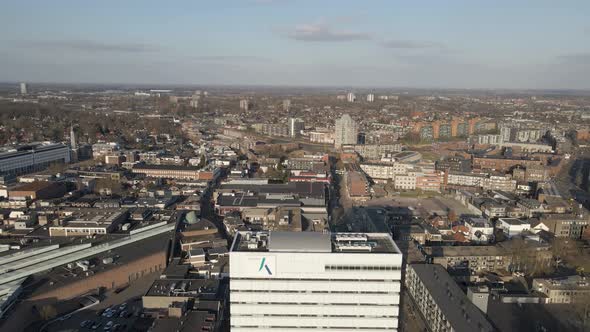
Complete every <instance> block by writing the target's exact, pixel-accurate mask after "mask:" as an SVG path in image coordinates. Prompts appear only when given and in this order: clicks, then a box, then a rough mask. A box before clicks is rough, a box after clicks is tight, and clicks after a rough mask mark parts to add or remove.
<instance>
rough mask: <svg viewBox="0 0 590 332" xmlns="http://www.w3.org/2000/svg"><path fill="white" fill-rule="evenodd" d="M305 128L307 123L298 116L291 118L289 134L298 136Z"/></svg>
mask: <svg viewBox="0 0 590 332" xmlns="http://www.w3.org/2000/svg"><path fill="white" fill-rule="evenodd" d="M303 129H305V123H304V122H303V120H301V119H298V118H289V136H291V137H297V136H299V135H300V134H301V131H302V130H303Z"/></svg>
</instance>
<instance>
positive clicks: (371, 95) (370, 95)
mask: <svg viewBox="0 0 590 332" xmlns="http://www.w3.org/2000/svg"><path fill="white" fill-rule="evenodd" d="M367 101H368V102H369V103H372V102H374V101H375V95H374V94H372V93H369V94H368V95H367Z"/></svg>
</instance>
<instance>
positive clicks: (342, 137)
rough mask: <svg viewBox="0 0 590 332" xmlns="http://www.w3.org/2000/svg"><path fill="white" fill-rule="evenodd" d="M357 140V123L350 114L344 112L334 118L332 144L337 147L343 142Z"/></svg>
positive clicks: (348, 142)
mask: <svg viewBox="0 0 590 332" xmlns="http://www.w3.org/2000/svg"><path fill="white" fill-rule="evenodd" d="M357 140H358V125H357V123H356V121H354V120H353V119H352V118H351V117H350V115H348V114H344V115H342V117H341V118H340V119H336V125H335V127H334V146H335V147H336V148H337V149H339V148H341V147H342V145H344V144H356V143H357Z"/></svg>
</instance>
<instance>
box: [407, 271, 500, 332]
mask: <svg viewBox="0 0 590 332" xmlns="http://www.w3.org/2000/svg"><path fill="white" fill-rule="evenodd" d="M410 268H411V269H412V270H414V272H415V273H416V275H417V276H418V278H419V279H420V281H421V282H422V284H423V285H424V287H425V288H426V289H427V290H428V292H429V293H430V296H432V298H433V299H434V301H435V302H436V304H437V306H438V308H439V309H440V310H441V312H442V313H443V315H444V316H445V318H446V320H447V322H448V323H449V325H450V326H451V327H452V328H453V331H495V329H494V327H493V326H492V324H491V323H490V322H489V321H488V320H487V319H486V317H485V315H484V314H483V313H482V312H481V311H480V310H479V309H478V308H477V307H476V306H475V305H473V303H471V301H469V299H468V298H467V296H465V293H463V291H462V290H461V288H459V286H458V285H457V284H456V283H455V281H454V280H453V278H451V276H450V275H449V273H448V272H447V271H446V270H445V269H444V268H443V267H442V266H441V265H438V264H411V265H410Z"/></svg>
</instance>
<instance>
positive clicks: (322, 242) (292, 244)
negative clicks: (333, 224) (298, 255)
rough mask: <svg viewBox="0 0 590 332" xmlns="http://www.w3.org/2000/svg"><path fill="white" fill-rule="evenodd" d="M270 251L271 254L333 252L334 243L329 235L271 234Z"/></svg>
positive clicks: (307, 233)
mask: <svg viewBox="0 0 590 332" xmlns="http://www.w3.org/2000/svg"><path fill="white" fill-rule="evenodd" d="M268 249H269V251H271V252H272V251H276V252H280V251H286V252H332V242H331V236H330V234H329V233H316V232H271V233H270V236H269V239H268Z"/></svg>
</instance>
